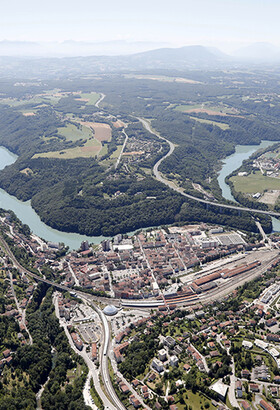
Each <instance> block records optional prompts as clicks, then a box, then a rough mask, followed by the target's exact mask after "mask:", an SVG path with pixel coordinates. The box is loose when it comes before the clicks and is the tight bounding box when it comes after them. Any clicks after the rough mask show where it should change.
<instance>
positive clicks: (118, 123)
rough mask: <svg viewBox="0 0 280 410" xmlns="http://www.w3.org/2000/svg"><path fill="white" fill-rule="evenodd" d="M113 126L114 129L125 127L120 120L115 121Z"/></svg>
mask: <svg viewBox="0 0 280 410" xmlns="http://www.w3.org/2000/svg"><path fill="white" fill-rule="evenodd" d="M113 126H114V127H115V128H121V127H124V126H125V123H124V122H122V121H121V120H117V121H115V122H113Z"/></svg>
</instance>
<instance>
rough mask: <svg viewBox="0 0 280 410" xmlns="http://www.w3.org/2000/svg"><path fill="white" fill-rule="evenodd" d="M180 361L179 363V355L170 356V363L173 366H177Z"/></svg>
mask: <svg viewBox="0 0 280 410" xmlns="http://www.w3.org/2000/svg"><path fill="white" fill-rule="evenodd" d="M178 363H179V359H178V357H177V356H175V355H174V356H171V357H170V365H171V366H172V367H176V366H178Z"/></svg>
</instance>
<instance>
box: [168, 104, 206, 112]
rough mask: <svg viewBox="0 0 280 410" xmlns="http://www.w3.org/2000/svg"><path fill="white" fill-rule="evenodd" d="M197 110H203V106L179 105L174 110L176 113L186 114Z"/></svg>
mask: <svg viewBox="0 0 280 410" xmlns="http://www.w3.org/2000/svg"><path fill="white" fill-rule="evenodd" d="M197 108H201V104H195V105H184V104H182V105H177V106H176V107H175V108H174V110H175V111H181V112H186V111H190V110H196V109H197Z"/></svg>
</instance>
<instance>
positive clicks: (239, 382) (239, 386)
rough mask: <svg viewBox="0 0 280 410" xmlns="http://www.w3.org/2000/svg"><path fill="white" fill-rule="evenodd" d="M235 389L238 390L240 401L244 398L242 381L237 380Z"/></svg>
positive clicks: (237, 394)
mask: <svg viewBox="0 0 280 410" xmlns="http://www.w3.org/2000/svg"><path fill="white" fill-rule="evenodd" d="M235 389H236V397H237V398H238V399H241V398H242V396H243V391H242V382H241V380H237V381H236V383H235Z"/></svg>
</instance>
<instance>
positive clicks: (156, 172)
mask: <svg viewBox="0 0 280 410" xmlns="http://www.w3.org/2000/svg"><path fill="white" fill-rule="evenodd" d="M135 118H137V119H138V120H139V121H140V122H141V123H142V124H143V126H144V127H145V128H146V130H147V131H149V132H150V133H151V134H153V135H155V136H156V137H158V138H160V139H161V140H163V141H165V142H167V143H168V144H169V151H168V153H167V154H165V155H164V156H163V157H162V158H161V159H160V160H159V161H158V162H157V163H156V164H155V165H154V168H153V173H154V176H155V178H156V179H157V180H158V181H160V182H162V183H163V184H165V185H167V186H168V187H169V188H171V189H173V190H174V191H176V192H178V193H179V194H181V195H183V196H185V197H186V198H189V199H192V200H193V201H197V202H200V203H203V204H206V205H207V204H208V205H213V206H216V207H218V208H227V209H234V210H237V211H245V212H254V213H257V214H264V215H270V216H276V217H280V213H279V212H273V211H263V210H261V209H253V208H246V207H243V206H237V205H229V204H224V203H220V202H214V201H210V200H207V199H201V198H197V197H196V196H192V195H190V194H186V193H185V192H184V190H183V188H179V187H178V186H176V185H175V184H174V183H173V182H171V181H168V180H167V179H165V178H164V177H163V176H162V174H161V173H160V172H159V170H158V168H159V166H160V164H161V163H162V162H163V161H164V160H165V159H166V158H168V157H169V156H170V155H171V154H172V153H173V151H174V149H175V145H174V144H173V143H172V142H171V141H169V140H168V139H166V138H164V137H162V136H161V135H160V134H158V133H157V132H156V131H154V130H152V128H151V125H150V123H149V121H147V120H145V119H143V118H139V117H135Z"/></svg>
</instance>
